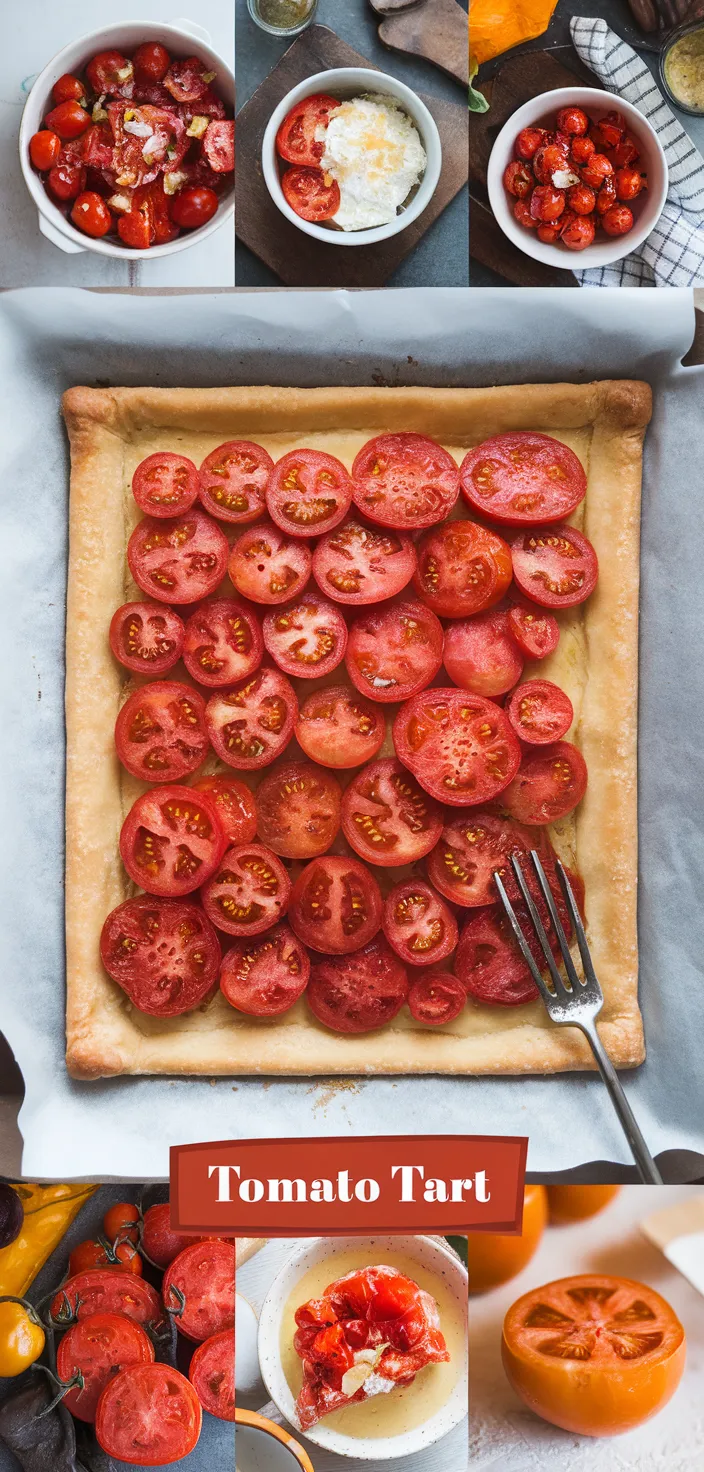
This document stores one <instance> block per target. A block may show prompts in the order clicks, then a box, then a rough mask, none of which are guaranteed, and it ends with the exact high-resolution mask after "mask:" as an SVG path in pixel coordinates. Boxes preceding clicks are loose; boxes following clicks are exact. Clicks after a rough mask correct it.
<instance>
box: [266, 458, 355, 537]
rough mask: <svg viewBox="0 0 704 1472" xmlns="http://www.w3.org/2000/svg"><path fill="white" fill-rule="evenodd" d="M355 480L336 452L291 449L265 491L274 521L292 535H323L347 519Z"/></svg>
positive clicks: (279, 461) (274, 470)
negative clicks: (328, 453)
mask: <svg viewBox="0 0 704 1472" xmlns="http://www.w3.org/2000/svg"><path fill="white" fill-rule="evenodd" d="M351 502H352V481H351V480H350V477H349V475H348V473H347V471H346V469H345V467H344V465H343V464H342V461H341V460H337V459H336V458H335V456H334V455H326V454H325V453H324V452H323V451H322V450H304V449H302V450H290V451H289V453H288V454H287V455H283V456H282V458H281V459H280V460H277V462H276V465H275V466H274V469H273V471H272V472H271V475H270V478H269V484H268V486H267V490H266V504H267V507H268V510H269V515H270V517H271V519H272V521H275V522H276V525H277V526H280V527H281V530H282V531H284V532H288V534H289V536H292V537H321V536H322V535H323V533H324V532H329V531H332V528H333V527H334V526H337V525H338V523H339V522H341V521H344V519H345V517H346V515H347V512H348V511H349V509H350V505H351Z"/></svg>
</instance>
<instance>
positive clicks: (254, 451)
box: [200, 440, 274, 525]
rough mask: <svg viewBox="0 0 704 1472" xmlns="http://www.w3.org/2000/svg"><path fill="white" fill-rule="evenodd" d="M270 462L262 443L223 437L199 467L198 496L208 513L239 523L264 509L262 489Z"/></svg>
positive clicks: (269, 473) (258, 514) (266, 482)
mask: <svg viewBox="0 0 704 1472" xmlns="http://www.w3.org/2000/svg"><path fill="white" fill-rule="evenodd" d="M273 468H274V462H273V460H272V458H271V455H270V454H269V452H268V450H265V449H264V446H263V445H255V444H254V442H253V441H252V440H227V441H226V442H225V444H224V445H218V447H217V449H216V450H211V452H210V454H209V455H206V457H205V460H204V461H203V464H202V465H201V467H200V499H201V502H202V504H203V506H204V507H205V510H206V511H209V512H210V514H211V516H217V517H218V519H219V520H220V521H228V522H233V523H236V524H237V523H238V524H240V525H242V524H245V523H247V522H250V521H256V520H257V518H258V517H259V516H263V515H264V512H265V511H266V498H265V493H266V488H267V485H268V483H269V476H270V475H271V472H272V470H273Z"/></svg>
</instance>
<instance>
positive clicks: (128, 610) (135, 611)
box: [110, 603, 185, 675]
mask: <svg viewBox="0 0 704 1472" xmlns="http://www.w3.org/2000/svg"><path fill="white" fill-rule="evenodd" d="M184 634H185V630H184V627H183V623H182V621H181V619H180V618H179V616H178V614H177V613H174V612H173V609H171V608H165V607H164V605H163V604H161V605H160V604H158V603H123V605H122V608H118V609H116V610H115V612H114V614H113V616H112V619H111V621H110V648H111V649H112V652H113V654H114V656H115V658H116V659H118V660H119V661H120V664H123V665H124V666H125V669H127V670H134V671H135V673H136V674H140V675H165V674H166V672H167V670H170V669H172V668H173V666H174V665H175V664H176V663H177V661H178V660H179V659H180V658H181V653H182V650H183V640H184Z"/></svg>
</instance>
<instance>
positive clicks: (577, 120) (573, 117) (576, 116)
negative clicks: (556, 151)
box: [557, 107, 589, 136]
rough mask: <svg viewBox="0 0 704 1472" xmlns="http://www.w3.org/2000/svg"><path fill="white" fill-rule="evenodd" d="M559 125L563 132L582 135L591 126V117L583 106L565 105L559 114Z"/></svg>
mask: <svg viewBox="0 0 704 1472" xmlns="http://www.w3.org/2000/svg"><path fill="white" fill-rule="evenodd" d="M557 126H558V128H559V129H560V132H561V133H570V134H573V133H574V134H576V135H577V136H580V135H581V134H583V133H586V131H587V128H588V127H589V118H588V117H587V114H586V113H585V112H583V111H582V109H581V107H563V108H562V109H561V111H560V112H558V114H557Z"/></svg>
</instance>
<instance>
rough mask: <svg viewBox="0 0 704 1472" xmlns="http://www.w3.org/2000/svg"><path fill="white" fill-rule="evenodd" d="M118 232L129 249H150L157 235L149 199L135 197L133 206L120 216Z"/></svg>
mask: <svg viewBox="0 0 704 1472" xmlns="http://www.w3.org/2000/svg"><path fill="white" fill-rule="evenodd" d="M117 233H118V235H119V237H120V240H121V241H122V244H123V245H126V246H127V247H128V249H129V250H149V247H150V246H152V245H153V244H154V241H155V239H156V237H155V234H154V226H153V221H152V213H151V210H150V208H149V202H148V200H146V199H142V200H140V201H139V202H138V201H137V199H136V197H135V198H134V199H133V201H132V208H131V209H130V210H128V212H127V214H126V215H120V216H119V218H118V221H117Z"/></svg>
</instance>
